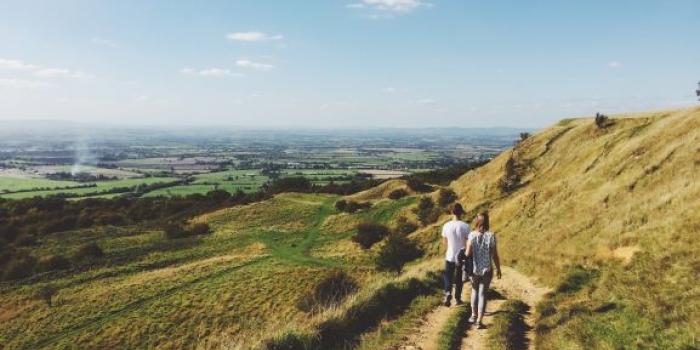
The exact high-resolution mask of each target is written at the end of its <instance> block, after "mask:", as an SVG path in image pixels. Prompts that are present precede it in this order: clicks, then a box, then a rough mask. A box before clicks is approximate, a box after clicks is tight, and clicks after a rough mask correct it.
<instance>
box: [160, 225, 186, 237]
mask: <svg viewBox="0 0 700 350" xmlns="http://www.w3.org/2000/svg"><path fill="white" fill-rule="evenodd" d="M163 232H164V233H165V238H167V239H177V238H184V237H187V235H188V232H187V230H185V227H183V226H182V224H181V223H173V222H171V223H168V224H166V225H165V226H164V227H163Z"/></svg>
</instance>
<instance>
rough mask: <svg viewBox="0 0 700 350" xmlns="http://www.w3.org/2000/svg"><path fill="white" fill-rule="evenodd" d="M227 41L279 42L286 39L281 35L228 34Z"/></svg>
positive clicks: (261, 33) (259, 33)
mask: <svg viewBox="0 0 700 350" xmlns="http://www.w3.org/2000/svg"><path fill="white" fill-rule="evenodd" d="M226 39H228V40H232V41H244V42H262V41H278V40H282V39H284V36H282V35H280V34H275V35H270V34H267V33H263V32H236V33H229V34H226Z"/></svg>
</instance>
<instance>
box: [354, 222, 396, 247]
mask: <svg viewBox="0 0 700 350" xmlns="http://www.w3.org/2000/svg"><path fill="white" fill-rule="evenodd" d="M388 234H389V229H388V228H387V227H386V226H384V225H379V224H373V223H369V222H364V223H361V224H359V225H357V233H356V234H355V235H354V236H353V237H352V240H353V242H355V243H357V244H359V245H360V247H362V248H363V249H369V248H372V246H373V245H374V244H375V243H377V242H379V241H381V240H382V239H383V238H384V237H385V236H386V235H388Z"/></svg>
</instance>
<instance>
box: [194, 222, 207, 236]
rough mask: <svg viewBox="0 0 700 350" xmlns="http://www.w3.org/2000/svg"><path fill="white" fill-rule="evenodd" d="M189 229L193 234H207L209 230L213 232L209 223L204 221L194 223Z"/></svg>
mask: <svg viewBox="0 0 700 350" xmlns="http://www.w3.org/2000/svg"><path fill="white" fill-rule="evenodd" d="M189 231H190V233H191V234H193V235H206V234H208V233H209V232H211V229H210V228H209V225H207V224H205V223H203V222H200V223H196V224H192V225H191V226H190V227H189Z"/></svg>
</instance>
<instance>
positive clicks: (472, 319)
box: [469, 315, 476, 323]
mask: <svg viewBox="0 0 700 350" xmlns="http://www.w3.org/2000/svg"><path fill="white" fill-rule="evenodd" d="M474 322H476V315H472V317H469V323H474Z"/></svg>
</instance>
